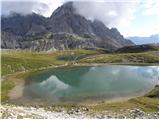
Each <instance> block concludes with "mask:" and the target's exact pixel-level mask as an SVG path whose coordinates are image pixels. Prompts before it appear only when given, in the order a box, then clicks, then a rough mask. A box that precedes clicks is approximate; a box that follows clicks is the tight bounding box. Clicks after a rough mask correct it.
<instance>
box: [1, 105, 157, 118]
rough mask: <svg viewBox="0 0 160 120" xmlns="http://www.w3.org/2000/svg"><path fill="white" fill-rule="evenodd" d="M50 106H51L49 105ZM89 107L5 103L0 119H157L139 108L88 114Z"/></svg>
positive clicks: (154, 115)
mask: <svg viewBox="0 0 160 120" xmlns="http://www.w3.org/2000/svg"><path fill="white" fill-rule="evenodd" d="M49 108H51V107H49ZM89 111H90V109H88V108H86V107H82V108H71V109H70V110H66V109H63V108H62V109H61V110H59V111H53V110H49V109H47V110H46V109H44V108H43V107H27V106H17V105H10V104H5V105H1V106H0V116H1V118H2V119H22V118H23V119H24V118H26V119H27V118H30V119H56V118H61V119H65V118H77V119H83V118H85V119H90V118H96V119H113V118H120V119H127V118H130V119H158V118H159V112H150V113H145V112H144V111H143V110H141V109H139V108H134V109H127V110H120V112H118V113H116V112H113V111H103V113H97V112H93V111H92V114H89Z"/></svg>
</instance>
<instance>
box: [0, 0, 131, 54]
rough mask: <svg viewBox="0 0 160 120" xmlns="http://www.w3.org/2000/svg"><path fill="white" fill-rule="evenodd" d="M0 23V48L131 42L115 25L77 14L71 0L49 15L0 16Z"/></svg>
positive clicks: (118, 45) (107, 46)
mask: <svg viewBox="0 0 160 120" xmlns="http://www.w3.org/2000/svg"><path fill="white" fill-rule="evenodd" d="M1 23H2V32H3V34H2V38H3V39H2V47H3V48H14V46H15V47H16V48H21V49H33V50H38V51H41V50H45V51H46V50H48V49H52V48H55V49H75V48H84V47H99V48H105V49H108V50H115V49H117V48H121V47H123V46H128V45H132V44H133V43H132V42H131V41H129V40H126V39H124V37H123V36H122V35H121V34H120V32H119V31H118V30H117V29H116V28H112V29H109V28H108V27H106V26H105V25H104V24H103V23H102V22H101V21H98V20H95V21H93V22H92V21H90V20H88V19H86V18H85V17H83V16H81V15H79V14H77V13H76V9H75V8H74V6H73V2H67V3H65V4H64V5H62V6H61V7H59V8H57V9H56V10H55V11H54V12H53V13H52V15H51V17H50V18H45V17H43V16H40V15H37V14H31V15H26V16H22V15H17V16H14V17H8V18H2V22H1ZM61 33H63V34H61ZM13 38H14V39H13ZM15 41H16V42H15ZM13 44H14V46H12V45H13ZM17 44H18V45H17Z"/></svg>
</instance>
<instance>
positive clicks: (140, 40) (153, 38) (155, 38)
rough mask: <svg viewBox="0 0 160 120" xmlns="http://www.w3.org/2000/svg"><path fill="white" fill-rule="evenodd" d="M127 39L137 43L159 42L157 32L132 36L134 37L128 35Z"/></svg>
mask: <svg viewBox="0 0 160 120" xmlns="http://www.w3.org/2000/svg"><path fill="white" fill-rule="evenodd" d="M127 39H129V40H131V41H132V42H134V43H135V44H137V45H141V44H148V43H159V36H158V34H155V35H151V36H149V37H137V36H134V37H128V38H127Z"/></svg>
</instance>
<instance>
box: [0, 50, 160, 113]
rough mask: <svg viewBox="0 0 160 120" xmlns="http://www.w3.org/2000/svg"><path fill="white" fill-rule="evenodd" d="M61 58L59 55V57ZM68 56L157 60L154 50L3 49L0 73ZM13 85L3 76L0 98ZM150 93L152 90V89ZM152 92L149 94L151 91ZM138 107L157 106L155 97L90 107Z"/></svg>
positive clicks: (55, 62) (66, 59) (84, 59)
mask: <svg viewBox="0 0 160 120" xmlns="http://www.w3.org/2000/svg"><path fill="white" fill-rule="evenodd" d="M61 58H63V59H61ZM70 58H82V59H80V60H77V61H76V62H78V63H135V64H137V63H157V64H158V61H159V60H158V59H159V58H158V54H157V51H152V52H141V53H117V54H116V53H114V54H104V52H103V51H101V50H98V51H96V50H94V51H93V50H68V51H58V52H52V53H33V52H25V51H19V52H17V51H16V52H14V51H13V52H4V53H2V69H1V70H2V71H1V74H2V76H6V75H8V74H11V73H15V72H18V71H24V70H29V71H31V70H36V69H37V70H38V69H39V68H41V67H48V66H51V65H63V64H65V63H67V62H72V61H69V60H72V59H70ZM13 87H14V82H13V81H11V80H4V81H3V82H2V93H1V94H2V101H6V100H7V99H8V95H7V94H8V93H9V91H10V90H11V89H12V88H13ZM150 94H155V92H152V93H150ZM151 96H152V95H151ZM134 107H140V108H142V109H144V110H146V111H157V110H158V97H154V98H151V97H149V96H146V97H139V98H135V99H132V100H129V101H125V102H118V103H101V104H99V105H97V106H95V107H94V108H93V109H95V110H96V111H100V110H104V109H111V110H119V109H120V108H124V109H126V108H134Z"/></svg>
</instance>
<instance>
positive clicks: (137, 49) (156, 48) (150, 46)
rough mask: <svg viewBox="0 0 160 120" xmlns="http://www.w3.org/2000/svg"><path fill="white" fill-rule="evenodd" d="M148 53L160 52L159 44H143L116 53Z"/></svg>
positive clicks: (127, 47) (118, 50)
mask: <svg viewBox="0 0 160 120" xmlns="http://www.w3.org/2000/svg"><path fill="white" fill-rule="evenodd" d="M147 51H159V44H143V45H133V46H126V47H123V48H119V49H117V50H116V51H115V52H116V53H138V52H147Z"/></svg>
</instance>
